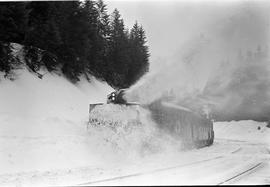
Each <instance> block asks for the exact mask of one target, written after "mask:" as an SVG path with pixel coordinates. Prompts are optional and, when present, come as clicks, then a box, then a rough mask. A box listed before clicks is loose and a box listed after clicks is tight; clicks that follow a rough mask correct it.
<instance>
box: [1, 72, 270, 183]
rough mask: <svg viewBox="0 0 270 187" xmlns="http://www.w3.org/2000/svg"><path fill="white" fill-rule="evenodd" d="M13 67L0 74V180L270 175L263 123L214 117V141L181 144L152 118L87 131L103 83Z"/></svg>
mask: <svg viewBox="0 0 270 187" xmlns="http://www.w3.org/2000/svg"><path fill="white" fill-rule="evenodd" d="M18 74H20V75H19V77H20V78H19V79H18V80H16V81H13V82H12V81H8V80H3V79H0V84H1V86H0V106H1V107H0V129H1V130H0V186H51V185H53V186H68V185H69V186H74V185H94V186H96V185H142V184H146V185H151V184H152V185H153V184H156V185H162V184H167V185H174V184H223V183H224V184H227V183H229V184H230V183H234V184H269V183H270V177H269V176H270V167H269V160H270V147H269V145H270V141H269V138H270V128H267V127H266V124H265V123H258V122H254V121H240V122H218V123H215V124H214V130H215V138H216V139H215V142H214V144H213V146H210V147H206V148H202V149H198V150H190V151H180V150H179V149H173V148H174V147H175V148H176V147H178V145H176V144H177V143H176V142H174V141H173V140H171V139H169V138H168V137H162V138H161V137H160V136H159V134H158V133H157V132H155V131H154V130H153V128H152V127H153V126H152V125H153V124H151V125H149V127H147V128H143V129H140V131H138V130H137V131H136V129H135V131H136V132H137V133H135V134H132V135H131V136H123V135H122V134H119V133H116V134H115V133H114V134H113V133H112V132H111V131H110V130H108V129H107V130H104V131H103V130H102V129H99V130H97V131H95V130H94V129H90V130H89V129H88V131H87V129H86V122H87V120H88V104H89V103H95V102H104V100H105V98H106V95H107V94H108V93H109V92H110V91H111V90H112V89H111V88H110V87H109V86H107V85H106V84H103V83H100V82H98V81H96V80H94V81H93V82H92V83H91V84H90V85H89V84H88V83H86V81H81V82H80V83H79V84H78V85H76V86H75V85H73V84H71V83H69V82H68V81H67V80H66V79H64V78H63V77H59V76H58V75H51V74H46V75H45V76H44V78H43V79H42V80H41V79H38V78H37V77H35V76H34V75H32V74H30V73H28V72H26V71H25V70H21V71H18ZM258 127H260V128H258ZM141 132H144V133H145V132H147V134H149V133H153V132H154V133H155V136H151V137H148V136H143V135H142V133H141ZM112 135H113V136H112ZM166 138H167V139H166ZM161 140H162V141H161ZM164 141H165V142H166V143H165V144H163V145H162V146H160V147H159V148H160V149H159V151H153V149H150V148H151V146H152V147H153V145H154V146H156V145H157V144H158V145H159V144H162V142H164ZM164 145H166V146H164ZM149 146H150V147H149ZM166 147H170V149H166ZM145 150H148V152H147V151H146V152H145ZM249 169H251V170H249Z"/></svg>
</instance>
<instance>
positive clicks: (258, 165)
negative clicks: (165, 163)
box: [79, 147, 263, 186]
mask: <svg viewBox="0 0 270 187" xmlns="http://www.w3.org/2000/svg"><path fill="white" fill-rule="evenodd" d="M241 149H242V148H241V147H240V148H237V149H235V150H234V151H232V152H231V154H235V153H237V152H239V151H240V150H241ZM225 157H226V155H221V156H216V157H212V158H208V159H204V160H199V161H194V162H190V163H186V164H180V165H176V166H171V167H166V168H160V169H155V170H151V171H145V172H138V173H133V174H129V175H123V176H117V177H112V178H107V179H100V180H94V181H91V182H86V183H82V184H79V186H88V185H96V184H99V183H104V182H110V181H117V180H121V179H126V178H131V177H137V176H143V175H147V174H153V173H158V172H162V171H167V170H173V169H178V168H184V167H188V166H192V165H197V164H201V163H205V162H210V161H213V160H218V159H221V158H225ZM262 164H263V162H259V163H256V164H253V165H252V166H251V167H249V168H248V169H246V170H244V171H241V172H239V173H237V174H235V175H233V176H231V177H230V178H227V179H224V180H223V181H222V182H219V183H217V185H225V184H227V183H230V182H232V181H234V180H237V179H239V178H241V177H243V176H244V175H245V174H248V173H250V172H252V171H254V170H255V169H257V168H259V167H260V166H261V165H262Z"/></svg>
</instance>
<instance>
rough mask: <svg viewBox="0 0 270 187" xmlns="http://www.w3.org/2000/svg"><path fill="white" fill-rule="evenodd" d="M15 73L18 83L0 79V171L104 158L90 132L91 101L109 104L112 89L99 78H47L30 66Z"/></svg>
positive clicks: (55, 166)
mask: <svg viewBox="0 0 270 187" xmlns="http://www.w3.org/2000/svg"><path fill="white" fill-rule="evenodd" d="M16 74H17V75H16V77H17V79H16V80H15V81H10V80H7V79H4V78H3V77H1V79H0V168H1V169H0V175H1V174H5V173H15V172H16V173H18V172H26V171H47V170H51V169H59V168H66V167H68V168H69V167H77V166H85V165H88V164H91V162H94V160H96V159H99V157H98V156H93V149H91V147H89V146H90V145H91V143H89V141H90V139H89V138H88V137H89V135H88V134H87V131H86V124H87V121H88V111H89V104H90V103H96V102H105V101H106V95H107V94H108V93H110V92H111V91H112V90H113V89H112V88H111V87H110V86H108V85H107V84H106V83H103V82H100V81H98V80H95V79H94V78H92V82H91V83H89V82H87V81H86V80H85V79H82V80H81V81H80V82H79V83H78V84H76V85H74V84H72V83H70V82H69V81H68V80H67V79H65V78H64V77H63V76H59V75H56V74H50V73H47V74H45V75H44V76H43V79H39V78H38V77H37V76H36V75H34V74H31V73H29V72H28V71H27V70H25V69H21V70H17V71H16ZM94 148H95V149H96V148H97V147H96V146H95V147H94ZM89 161H91V162H89Z"/></svg>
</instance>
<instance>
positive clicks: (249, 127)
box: [214, 120, 270, 145]
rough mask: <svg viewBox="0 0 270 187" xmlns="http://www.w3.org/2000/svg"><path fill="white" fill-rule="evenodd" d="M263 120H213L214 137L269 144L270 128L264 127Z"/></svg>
mask: <svg viewBox="0 0 270 187" xmlns="http://www.w3.org/2000/svg"><path fill="white" fill-rule="evenodd" d="M266 125H267V124H266V123H265V122H256V121H252V120H246V121H231V122H215V123H214V132H215V137H217V138H224V139H232V140H240V141H249V142H254V143H258V142H259V143H266V144H269V145H270V128H268V127H266Z"/></svg>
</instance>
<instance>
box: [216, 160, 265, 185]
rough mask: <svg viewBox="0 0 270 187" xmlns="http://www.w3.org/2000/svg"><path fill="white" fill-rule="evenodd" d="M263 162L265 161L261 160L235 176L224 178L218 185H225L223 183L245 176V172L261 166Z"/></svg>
mask: <svg viewBox="0 0 270 187" xmlns="http://www.w3.org/2000/svg"><path fill="white" fill-rule="evenodd" d="M262 163H263V162H259V163H257V164H255V165H254V166H252V167H250V168H249V169H247V170H245V171H242V172H241V173H238V174H237V175H234V176H233V177H230V178H228V179H226V180H224V181H223V182H220V183H218V184H217V185H223V184H226V183H228V182H230V181H232V180H235V179H237V178H240V177H241V176H243V175H244V174H247V173H249V172H251V171H253V170H255V169H256V168H258V167H259V166H261V165H262Z"/></svg>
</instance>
